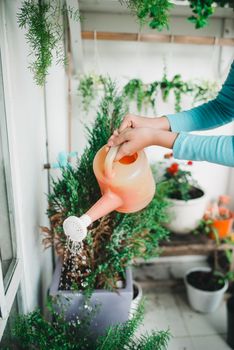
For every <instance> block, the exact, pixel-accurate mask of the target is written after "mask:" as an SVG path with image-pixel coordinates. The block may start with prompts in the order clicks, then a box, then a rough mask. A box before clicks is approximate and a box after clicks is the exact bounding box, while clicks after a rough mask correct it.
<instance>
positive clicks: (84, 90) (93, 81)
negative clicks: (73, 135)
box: [78, 74, 107, 112]
mask: <svg viewBox="0 0 234 350" xmlns="http://www.w3.org/2000/svg"><path fill="white" fill-rule="evenodd" d="M106 83H107V78H105V77H104V76H102V75H95V74H90V75H85V76H82V77H81V79H80V83H79V86H78V93H79V94H80V95H81V97H82V106H83V109H84V111H86V112H88V110H89V108H90V106H91V104H92V102H93V101H94V100H95V97H96V94H97V93H98V92H99V91H101V90H103V88H104V87H105V84H106Z"/></svg>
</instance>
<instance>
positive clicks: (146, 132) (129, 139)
mask: <svg viewBox="0 0 234 350" xmlns="http://www.w3.org/2000/svg"><path fill="white" fill-rule="evenodd" d="M177 135H178V134H177V133H174V132H170V131H163V130H157V129H154V128H152V127H151V128H150V127H148V128H145V127H143V128H142V127H136V128H127V129H124V130H123V131H122V132H119V131H117V130H116V131H115V132H114V134H113V135H112V136H111V137H110V139H109V141H108V143H107V146H108V147H112V146H120V148H119V151H118V153H117V155H116V157H115V161H118V160H120V159H121V158H123V157H124V156H127V155H131V154H133V153H135V152H137V151H139V150H141V149H143V148H145V147H148V146H152V145H158V146H162V147H167V148H172V147H173V144H174V142H175V139H176V137H177Z"/></svg>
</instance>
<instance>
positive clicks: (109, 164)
mask: <svg viewBox="0 0 234 350" xmlns="http://www.w3.org/2000/svg"><path fill="white" fill-rule="evenodd" d="M118 150H119V146H113V147H110V149H109V151H108V153H107V155H106V159H105V163H104V172H105V175H106V177H108V178H112V177H113V176H114V172H113V163H114V159H115V157H116V155H117V153H118Z"/></svg>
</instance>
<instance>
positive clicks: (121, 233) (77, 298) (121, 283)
mask: <svg viewBox="0 0 234 350" xmlns="http://www.w3.org/2000/svg"><path fill="white" fill-rule="evenodd" d="M125 113H126V112H125V108H124V106H123V99H122V98H121V96H118V94H117V93H116V90H115V86H114V84H113V83H112V82H111V81H109V82H107V83H106V86H105V96H104V98H103V100H102V102H101V104H100V107H99V110H98V113H97V117H96V120H95V122H94V124H93V126H92V127H91V128H87V134H88V144H87V147H86V149H85V150H84V152H83V154H82V155H81V156H80V158H79V159H78V162H77V165H76V166H75V167H72V166H71V165H68V166H66V167H62V169H61V176H60V177H59V178H56V179H55V180H53V181H52V188H51V192H50V194H49V195H48V202H49V206H48V211H47V214H48V217H49V219H50V222H51V228H47V227H43V228H42V231H43V233H44V235H45V236H44V240H43V242H44V245H45V246H50V245H54V247H55V249H56V251H57V253H58V255H59V256H60V259H59V260H58V263H57V266H56V270H55V273H54V277H53V281H52V285H51V289H50V294H51V295H53V296H59V297H60V299H63V300H64V303H65V302H66V300H67V299H69V302H70V307H69V308H68V311H67V315H66V316H67V318H68V319H72V318H75V317H76V316H77V315H78V314H79V307H80V305H81V304H82V303H87V305H86V307H87V308H95V309H96V308H97V312H96V318H94V320H93V322H92V327H93V328H95V329H94V332H95V330H96V332H97V333H102V332H103V330H104V329H105V328H106V327H107V326H110V325H114V324H116V323H119V322H124V321H126V320H127V319H128V316H129V310H130V305H131V301H132V297H133V288H132V277H131V269H130V268H129V266H130V265H131V263H132V261H133V260H134V258H135V257H144V258H145V259H147V258H149V257H151V256H156V255H158V253H159V249H158V247H159V242H160V240H161V239H165V238H166V236H167V235H168V230H167V229H166V228H165V227H164V223H165V222H166V220H167V214H166V207H167V203H166V201H165V200H164V198H163V197H161V196H159V195H157V193H156V194H155V196H154V198H153V200H152V201H151V203H150V204H149V205H148V206H147V207H146V208H145V209H144V210H141V211H139V212H136V213H133V214H121V213H117V212H112V213H110V214H108V215H106V216H104V217H103V218H102V219H100V220H98V221H96V222H94V223H93V224H92V226H90V229H89V231H88V234H87V236H86V238H85V239H84V240H83V242H82V249H81V251H80V252H79V254H73V253H71V252H70V251H69V250H68V249H67V248H66V236H65V234H64V232H63V222H64V220H65V219H66V218H67V217H68V216H71V215H74V216H81V215H82V214H83V213H84V212H86V211H87V210H88V209H89V208H90V206H91V205H93V204H94V203H95V202H96V201H97V200H98V198H100V196H101V193H100V189H99V186H98V183H97V180H96V178H95V176H94V173H93V168H92V166H93V159H94V156H95V154H96V153H97V151H98V150H99V149H100V148H101V147H102V146H104V145H105V144H106V143H107V140H108V138H109V136H110V135H111V134H112V132H113V131H114V129H116V128H117V127H118V126H119V123H120V121H121V118H122V117H123V116H124V114H125ZM87 298H88V300H87Z"/></svg>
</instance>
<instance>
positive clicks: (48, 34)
mask: <svg viewBox="0 0 234 350" xmlns="http://www.w3.org/2000/svg"><path fill="white" fill-rule="evenodd" d="M64 15H66V16H68V17H69V18H71V19H73V20H78V19H79V18H80V14H79V11H78V10H74V9H73V8H71V7H69V8H67V7H66V6H65V5H64V4H63V3H62V4H61V2H60V1H56V0H51V1H47V2H44V1H40V0H39V1H36V0H27V1H23V3H22V6H21V7H20V10H19V12H18V14H17V20H18V24H19V27H20V28H24V29H26V34H25V37H26V40H27V42H28V44H29V47H30V53H29V56H32V57H33V58H32V60H31V62H30V65H29V68H30V70H31V71H32V73H33V76H34V80H35V82H36V84H37V85H40V86H42V85H43V84H44V83H45V80H46V76H47V75H48V70H49V68H50V66H51V64H52V62H53V59H54V58H55V60H56V63H61V62H62V63H65V61H66V57H65V54H64V48H63V35H64V27H63V20H62V18H63V16H64Z"/></svg>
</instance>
